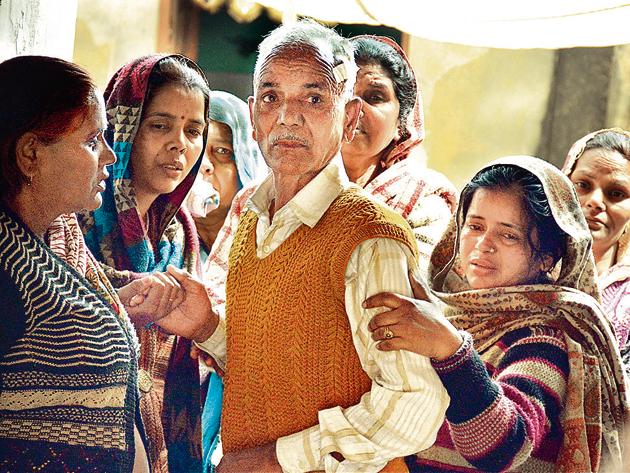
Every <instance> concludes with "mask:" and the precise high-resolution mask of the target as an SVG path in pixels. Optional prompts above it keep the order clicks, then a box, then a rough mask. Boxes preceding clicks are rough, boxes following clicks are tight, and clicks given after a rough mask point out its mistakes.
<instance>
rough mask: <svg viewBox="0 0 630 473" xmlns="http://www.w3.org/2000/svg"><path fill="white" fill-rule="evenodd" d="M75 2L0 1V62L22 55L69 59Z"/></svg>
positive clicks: (52, 0) (72, 42) (72, 40)
mask: <svg viewBox="0 0 630 473" xmlns="http://www.w3.org/2000/svg"><path fill="white" fill-rule="evenodd" d="M76 16H77V0H0V61H1V60H4V59H9V58H11V57H14V56H19V55H24V54H41V55H46V56H57V57H61V58H64V59H72V51H73V45H74V24H75V20H76Z"/></svg>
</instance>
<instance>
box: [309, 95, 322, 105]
mask: <svg viewBox="0 0 630 473" xmlns="http://www.w3.org/2000/svg"><path fill="white" fill-rule="evenodd" d="M308 101H309V102H310V103H322V102H323V100H322V98H321V96H319V95H311V96H310V97H309V98H308Z"/></svg>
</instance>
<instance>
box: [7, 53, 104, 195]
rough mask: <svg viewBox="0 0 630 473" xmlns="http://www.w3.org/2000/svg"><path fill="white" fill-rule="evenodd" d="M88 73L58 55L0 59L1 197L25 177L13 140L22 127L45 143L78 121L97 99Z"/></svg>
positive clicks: (11, 192)
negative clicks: (57, 56) (0, 60)
mask: <svg viewBox="0 0 630 473" xmlns="http://www.w3.org/2000/svg"><path fill="white" fill-rule="evenodd" d="M97 101H98V98H97V91H96V85H95V84H94V82H93V81H92V78H91V77H90V76H89V74H88V73H87V72H86V71H85V70H84V69H82V68H81V67H79V66H77V65H76V64H73V63H71V62H68V61H64V60H63V59H59V58H54V57H47V56H19V57H15V58H12V59H8V60H6V61H4V62H2V63H0V198H2V199H11V198H13V197H14V196H15V194H17V193H18V192H19V190H20V189H21V187H22V186H23V185H24V184H25V183H26V182H27V178H26V176H24V175H23V174H22V172H21V171H20V169H19V167H18V165H17V157H16V144H17V141H18V140H19V139H20V137H21V136H23V135H24V134H25V133H27V132H31V133H34V134H35V135H36V136H37V138H38V139H39V140H40V141H42V142H43V143H46V144H50V143H54V142H56V141H58V140H59V139H61V138H62V137H63V136H64V135H65V134H67V133H69V132H72V131H74V130H75V129H76V128H77V127H79V126H81V123H82V119H84V118H85V116H86V115H87V113H88V110H89V108H90V107H91V106H93V105H94V104H95V103H97Z"/></svg>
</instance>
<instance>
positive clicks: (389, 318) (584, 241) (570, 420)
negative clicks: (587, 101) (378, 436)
mask: <svg viewBox="0 0 630 473" xmlns="http://www.w3.org/2000/svg"><path fill="white" fill-rule="evenodd" d="M432 265H433V266H432V268H433V269H432V272H431V289H432V291H431V290H429V289H428V288H427V289H426V290H425V289H424V288H423V287H422V286H421V285H420V283H419V282H418V281H414V282H415V288H416V290H415V295H416V297H417V298H418V299H419V300H412V299H406V298H402V297H399V296H397V295H394V294H380V295H377V296H374V297H372V298H370V299H368V300H367V301H366V305H367V306H368V307H379V306H385V307H386V308H387V309H389V310H387V311H385V312H382V313H380V314H379V315H376V316H375V317H374V318H373V320H372V321H371V330H372V331H373V338H374V340H375V341H376V342H377V343H378V348H379V349H381V350H397V349H406V350H411V351H415V352H417V353H421V354H423V355H425V356H430V357H431V358H432V360H433V366H434V368H435V369H436V371H437V373H438V375H439V376H440V378H441V380H442V382H443V383H444V386H445V387H446V389H447V391H448V393H449V395H450V397H451V404H450V406H449V408H448V410H447V415H446V420H445V422H444V424H443V426H442V428H441V429H440V431H439V433H438V436H437V440H436V443H435V445H434V446H433V447H431V448H430V449H428V450H425V451H423V452H420V453H418V454H417V455H416V456H413V457H409V458H407V465H408V466H409V468H410V470H411V471H412V472H428V471H432V472H433V471H516V470H518V471H529V472H558V471H563V472H590V471H598V470H599V468H600V466H601V464H602V459H605V460H606V461H611V462H613V463H612V464H613V465H616V468H618V467H620V465H619V462H620V458H621V453H622V445H621V444H620V441H619V436H620V434H621V433H622V429H623V422H624V419H625V418H626V417H627V401H626V397H625V391H624V378H623V372H622V368H621V364H620V358H619V351H618V349H617V348H616V344H615V342H614V336H613V334H612V331H611V329H610V326H609V324H607V323H606V320H605V317H604V315H603V313H602V311H601V308H600V306H599V304H598V302H597V300H596V298H598V297H599V295H598V291H597V287H596V285H595V282H594V274H595V272H594V264H593V259H592V256H591V252H590V235H589V232H588V228H587V227H586V225H585V222H584V219H583V217H582V215H581V212H580V208H579V204H578V202H577V197H576V195H575V192H574V191H573V189H572V186H571V183H570V182H569V181H568V179H566V178H565V177H564V176H563V175H562V173H561V172H560V171H558V170H557V169H555V168H554V167H553V166H551V165H549V164H547V163H545V162H544V161H541V160H539V159H536V158H531V157H512V158H504V159H502V160H499V161H497V162H495V163H492V164H491V165H489V166H488V167H486V168H484V169H482V170H481V171H480V172H479V173H478V174H477V175H476V176H475V177H474V178H473V179H472V181H471V182H470V183H469V184H468V185H467V186H466V188H465V189H464V191H463V192H462V196H461V204H460V208H459V211H458V213H457V217H456V219H455V220H454V221H453V222H452V224H451V227H450V228H449V230H447V232H446V233H445V235H444V237H443V238H442V240H441V242H440V243H439V244H438V246H437V247H436V249H435V251H434V252H433V255H432ZM557 266H558V267H557ZM615 471H617V470H615Z"/></svg>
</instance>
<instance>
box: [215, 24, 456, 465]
mask: <svg viewBox="0 0 630 473" xmlns="http://www.w3.org/2000/svg"><path fill="white" fill-rule="evenodd" d="M355 75H356V65H355V64H354V59H353V54H352V49H351V45H350V43H349V42H348V40H346V39H344V38H342V37H340V36H339V35H338V34H337V33H335V32H334V31H333V30H330V29H328V28H325V27H323V26H321V25H319V24H317V23H314V22H311V21H302V22H298V23H296V24H293V25H288V26H281V27H279V28H278V29H276V30H275V31H273V32H272V33H271V35H269V36H268V37H267V38H266V39H265V40H264V41H263V42H262V43H261V45H260V52H259V57H258V60H257V63H256V68H255V72H254V97H252V98H250V101H249V105H250V113H251V118H252V123H253V127H254V138H255V139H256V140H257V141H258V143H259V145H260V148H261V151H262V154H263V155H264V158H265V160H266V162H267V164H268V166H269V167H270V168H271V171H272V172H271V175H270V176H269V177H268V178H267V180H266V181H264V182H263V183H262V184H261V185H260V186H259V187H258V189H257V190H256V192H255V193H254V194H253V195H252V197H251V199H250V200H249V202H248V210H247V211H246V213H245V214H244V215H243V216H242V218H241V221H240V223H239V226H238V229H237V231H236V235H235V238H234V243H233V245H232V248H231V251H230V261H229V271H228V279H227V304H226V309H225V312H226V314H225V319H221V320H220V321H217V322H216V323H217V324H218V325H217V328H216V330H215V331H214V333H213V335H212V336H211V337H210V339H209V340H207V341H206V342H205V343H203V344H202V348H203V349H204V350H205V351H207V352H208V353H210V354H211V355H213V357H214V358H215V359H217V360H219V361H220V362H221V360H225V359H227V364H226V376H225V396H224V406H223V418H222V442H223V450H224V452H225V456H224V458H223V460H222V462H221V464H220V465H219V471H221V472H224V471H229V472H232V471H239V472H241V471H265V472H270V471H282V470H284V471H289V472H301V471H312V470H326V471H338V472H342V471H361V472H370V471H374V472H376V471H379V470H381V469H382V468H383V467H384V466H385V465H386V464H387V463H388V462H389V461H390V460H392V459H394V458H397V457H401V456H404V455H407V454H411V453H414V452H417V451H420V450H423V449H425V448H428V447H429V446H431V445H432V444H433V442H434V440H435V436H436V433H437V430H438V428H439V426H440V425H441V423H442V420H443V418H444V413H445V410H446V407H447V405H448V396H447V394H446V393H445V391H444V389H443V387H442V385H441V383H440V381H439V379H438V377H437V375H436V373H435V372H434V370H433V368H432V367H431V364H430V362H429V359H427V358H424V357H421V356H418V355H415V354H412V353H410V352H406V351H399V352H382V351H379V350H378V349H377V348H376V346H375V343H374V342H373V341H372V340H371V338H370V335H369V331H368V323H369V321H370V318H371V316H372V315H373V314H374V312H372V311H370V310H366V309H364V308H363V307H362V301H363V300H364V299H366V298H367V297H368V296H371V295H373V294H376V293H379V292H383V291H394V292H402V293H404V294H407V295H411V294H412V291H411V288H410V285H409V281H408V279H407V274H408V270H409V269H410V268H411V267H412V266H413V265H415V258H416V251H417V250H416V245H415V242H414V237H413V235H412V233H411V231H410V229H409V227H408V226H407V224H406V223H405V222H404V220H403V219H402V218H401V217H399V216H398V215H397V214H395V213H394V212H393V211H391V210H388V209H386V208H385V207H383V206H381V205H379V204H377V203H375V202H374V201H372V200H370V199H369V198H368V197H366V196H364V195H363V194H362V192H361V191H360V190H359V189H358V188H357V187H356V186H353V185H351V184H350V183H349V181H348V179H347V177H346V176H345V174H344V171H343V164H342V161H341V159H340V158H341V157H340V147H341V143H342V139H345V140H347V141H350V140H351V139H352V137H353V134H354V129H355V126H356V124H357V120H358V117H359V114H360V111H361V102H360V100H359V99H357V98H352V90H353V85H354V78H355ZM389 334H390V335H391V336H392V337H394V336H395V334H393V333H391V332H389Z"/></svg>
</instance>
